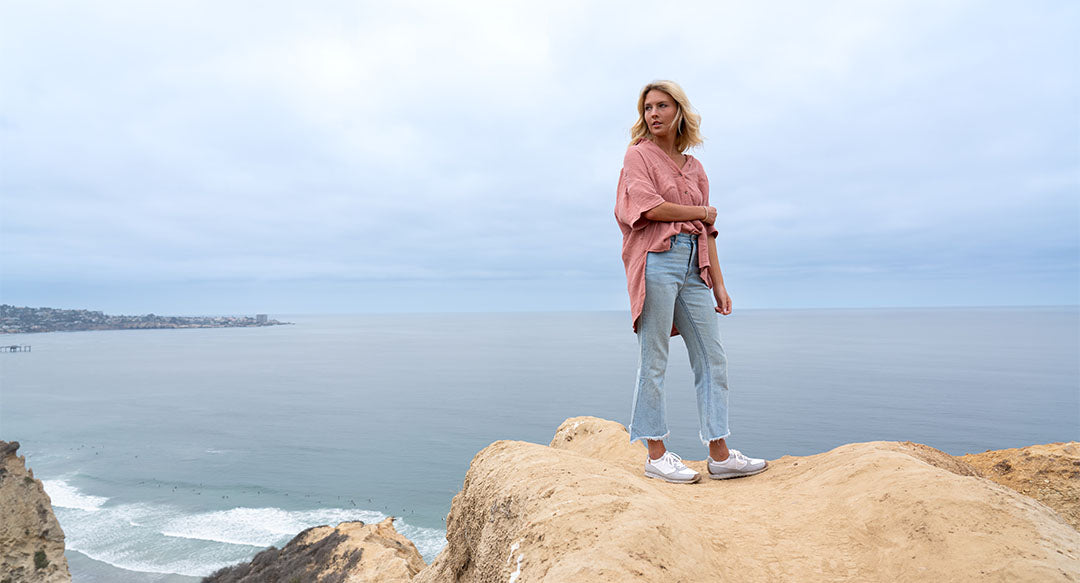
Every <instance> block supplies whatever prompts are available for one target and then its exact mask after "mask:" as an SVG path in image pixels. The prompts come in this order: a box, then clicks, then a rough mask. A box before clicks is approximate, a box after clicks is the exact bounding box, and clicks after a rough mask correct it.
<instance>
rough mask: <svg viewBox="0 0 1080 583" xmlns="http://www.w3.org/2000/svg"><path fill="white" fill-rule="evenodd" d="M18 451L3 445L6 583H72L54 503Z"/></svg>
mask: <svg viewBox="0 0 1080 583" xmlns="http://www.w3.org/2000/svg"><path fill="white" fill-rule="evenodd" d="M18 449H19V442H17V441H13V442H10V443H8V442H6V441H0V582H2V583H61V582H68V581H71V574H70V573H69V572H68V564H67V559H66V558H65V557H64V531H62V530H60V523H59V522H57V521H56V516H55V515H53V511H52V501H51V500H49V495H48V494H46V493H45V489H44V488H43V487H42V485H41V481H40V480H38V479H36V478H34V472H33V471H31V470H29V469H28V468H27V467H26V460H25V459H24V458H23V457H22V456H19V455H16V450H18Z"/></svg>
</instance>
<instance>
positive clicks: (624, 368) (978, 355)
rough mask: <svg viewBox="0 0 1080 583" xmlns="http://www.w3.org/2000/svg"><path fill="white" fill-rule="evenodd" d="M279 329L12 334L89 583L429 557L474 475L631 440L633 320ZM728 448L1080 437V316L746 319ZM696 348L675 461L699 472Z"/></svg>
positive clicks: (20, 377) (46, 475) (556, 318)
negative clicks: (494, 456)
mask: <svg viewBox="0 0 1080 583" xmlns="http://www.w3.org/2000/svg"><path fill="white" fill-rule="evenodd" d="M272 317H274V318H277V319H279V320H283V321H289V322H293V323H294V324H293V325H288V326H274V327H264V328H222V329H189V330H121V331H95V332H65V333H47V334H26V335H5V336H2V337H0V344H5V345H7V344H29V345H31V346H32V347H33V350H32V352H20V353H4V354H0V439H3V440H7V441H19V442H21V444H22V447H21V449H20V450H19V453H20V454H22V455H25V456H26V459H27V464H28V465H29V466H30V467H31V468H32V469H33V471H34V473H35V475H36V476H37V477H38V478H40V479H42V480H43V481H44V484H45V488H46V490H47V491H48V493H49V495H50V497H51V498H52V502H53V506H54V509H55V511H56V515H57V518H58V519H59V521H60V524H61V526H62V527H63V528H64V531H65V533H66V534H67V549H68V551H67V554H68V560H69V563H70V565H71V570H72V574H73V577H74V581H75V583H85V582H91V581H102V582H104V581H108V582H120V583H125V582H131V583H143V582H166V583H180V582H188V581H197V580H198V579H197V578H198V577H200V576H204V575H207V574H209V573H211V572H212V571H214V570H216V569H218V568H220V567H223V566H227V565H230V564H234V563H237V562H241V561H247V560H250V559H251V558H252V557H253V556H254V555H255V554H256V553H258V552H259V551H260V550H262V549H264V548H266V547H268V546H270V545H276V546H279V547H280V546H281V545H283V544H284V543H286V542H287V541H288V540H289V539H290V538H291V537H292V536H293V535H295V534H296V533H297V532H299V531H301V530H303V529H304V528H307V527H309V526H314V525H318V524H336V523H338V522H340V521H343V520H363V521H365V522H372V521H378V520H381V519H383V518H385V517H387V516H394V517H397V521H396V523H395V524H396V526H397V528H398V530H399V531H400V532H402V533H403V534H405V535H406V536H408V537H409V538H410V539H412V540H413V541H414V542H415V543H416V544H417V547H418V548H419V549H420V551H421V553H422V554H423V555H424V558H425V559H426V560H427V561H429V562H430V561H431V559H432V558H433V557H434V556H435V555H436V554H437V553H438V551H439V550H440V549H441V548H442V546H443V545H444V544H445V539H444V536H445V530H444V529H445V517H446V514H447V513H448V512H449V509H450V502H451V499H452V498H453V496H454V494H455V493H456V492H457V491H458V490H459V489H460V488H461V484H462V480H463V478H464V475H465V471H466V469H467V468H468V466H469V462H470V460H471V459H472V457H473V456H474V455H475V454H476V453H477V452H478V451H479V450H481V449H482V448H484V447H485V446H487V445H488V444H490V443H491V442H493V441H496V440H500V439H514V440H523V441H529V442H534V443H541V444H547V443H548V442H549V441H550V439H551V437H552V435H553V434H554V432H555V429H556V427H558V425H559V424H560V423H561V422H562V421H563V420H564V419H566V418H568V417H573V416H577V415H594V416H598V417H604V418H607V419H612V420H616V421H619V422H621V423H624V424H625V423H626V422H627V419H628V417H629V414H630V400H631V396H632V392H633V384H634V375H635V367H636V364H637V360H636V359H637V350H636V339H635V337H634V335H633V333H632V332H631V330H630V322H629V316H628V315H627V314H626V313H625V312H581V313H522V314H509V313H499V314H407V315H400V314H398V315H342V316H324V315H320V316H301V315H292V316H290V315H278V314H274V315H272ZM721 330H722V333H723V336H724V344H725V348H726V350H727V353H728V358H729V367H730V368H729V377H730V383H731V398H730V406H731V409H730V411H731V414H730V417H731V428H732V437H731V439H730V443H731V445H732V446H733V447H737V448H739V449H741V450H742V451H743V452H744V453H747V454H749V455H752V456H757V457H766V458H770V459H774V458H777V457H780V456H783V455H786V454H791V455H808V454H814V453H819V452H822V451H827V450H829V449H831V448H833V447H836V446H838V445H841V444H844V443H850V442H858V441H871V440H910V441H916V442H920V443H925V444H928V445H931V446H933V447H936V448H938V449H941V450H944V451H946V452H947V453H950V454H954V455H959V454H964V453H970V452H979V451H984V450H986V449H1000V448H1009V447H1020V446H1024V445H1030V444H1034V443H1047V442H1054V441H1066V440H1076V439H1080V308H1077V307H1053V308H939V309H894V310H869V309H868V310H861V309H860V310H856V309H850V310H743V311H740V312H736V313H735V314H734V315H732V316H728V317H725V318H723V319H722V320H721ZM686 363H687V359H686V353H685V350H684V349H683V346H682V342H681V340H678V339H676V340H673V342H672V350H671V364H670V366H669V372H668V380H667V387H668V388H667V400H668V420H669V425H670V428H671V431H672V434H671V437H670V439H669V440H668V447H669V448H670V449H672V450H673V451H676V452H678V453H679V454H680V455H682V456H683V457H685V458H687V459H702V458H703V457H704V456H705V449H704V448H703V446H702V445H701V443H700V442H699V441H698V438H697V426H696V419H697V417H696V412H695V403H694V396H693V395H694V392H693V387H692V380H691V375H690V370H689V366H688V365H687V364H686Z"/></svg>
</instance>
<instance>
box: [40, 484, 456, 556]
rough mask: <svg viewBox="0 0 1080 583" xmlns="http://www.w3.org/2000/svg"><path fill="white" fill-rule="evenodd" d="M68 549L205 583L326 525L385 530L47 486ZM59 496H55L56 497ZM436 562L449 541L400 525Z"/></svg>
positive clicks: (345, 516)
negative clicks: (190, 508)
mask: <svg viewBox="0 0 1080 583" xmlns="http://www.w3.org/2000/svg"><path fill="white" fill-rule="evenodd" d="M45 483H46V489H47V491H49V493H50V496H51V497H52V498H53V504H54V507H55V511H56V517H57V519H58V520H59V521H60V526H61V527H62V528H63V529H64V533H65V535H66V544H67V548H68V549H70V550H72V551H78V552H80V553H82V554H84V555H86V556H88V557H90V558H91V559H94V560H97V561H101V562H104V563H108V564H110V565H112V566H114V567H119V568H121V569H127V570H129V571H141V572H145V573H177V574H180V575H190V576H196V577H204V576H206V575H209V574H211V573H213V572H214V571H216V570H217V569H220V568H221V567H225V566H228V565H234V564H236V563H242V562H246V561H250V560H251V559H252V558H253V557H254V556H255V555H256V554H257V553H258V552H259V551H261V550H262V549H264V548H266V547H269V546H278V547H281V546H283V545H284V544H285V543H287V542H288V541H289V540H290V539H291V538H292V537H294V536H296V534H298V533H299V532H300V531H302V530H304V529H306V528H309V527H312V526H319V525H323V524H328V525H331V526H336V525H337V524H338V523H340V522H345V521H351V520H361V521H364V522H366V523H373V522H378V521H381V520H383V519H385V518H386V515H385V514H383V513H381V512H376V511H373V510H362V509H347V508H325V509H315V510H284V509H281V508H248V507H238V508H232V509H229V510H220V511H212V512H197V513H191V512H185V511H184V510H182V509H180V508H178V507H175V506H171V505H168V504H151V503H131V504H109V505H106V504H105V503H106V502H107V501H108V500H109V499H108V498H103V497H100V496H92V495H89V494H86V493H84V492H81V491H80V490H79V489H78V488H76V487H75V486H72V485H71V484H70V483H68V482H65V481H64V480H47V481H46V482H45ZM54 492H55V494H54ZM395 527H396V528H397V530H398V532H400V533H402V534H403V535H405V536H407V537H408V538H409V539H410V540H412V541H413V542H414V543H415V544H416V546H417V550H419V551H420V554H421V555H422V556H423V557H424V560H426V561H428V562H430V561H431V560H432V559H433V558H434V557H435V555H436V554H438V552H439V551H440V550H442V548H443V546H445V544H446V540H445V536H446V533H445V531H443V530H440V529H433V528H423V527H417V526H413V525H409V524H407V523H405V522H404V521H402V520H400V519H398V520H396V524H395Z"/></svg>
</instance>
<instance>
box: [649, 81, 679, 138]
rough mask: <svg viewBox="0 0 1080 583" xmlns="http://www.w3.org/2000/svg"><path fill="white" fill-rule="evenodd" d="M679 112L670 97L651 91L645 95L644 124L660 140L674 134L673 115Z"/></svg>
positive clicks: (660, 92)
mask: <svg viewBox="0 0 1080 583" xmlns="http://www.w3.org/2000/svg"><path fill="white" fill-rule="evenodd" d="M678 111H679V108H678V106H677V105H676V104H675V100H674V99H672V98H671V96H670V95H668V94H667V93H664V92H663V91H660V90H659V89H652V90H650V91H649V92H648V93H646V94H645V112H644V115H645V123H646V124H647V125H648V126H649V132H650V133H652V135H654V136H656V137H658V138H662V137H666V136H667V135H668V134H674V133H675V129H676V128H675V127H674V125H675V114H676V112H678Z"/></svg>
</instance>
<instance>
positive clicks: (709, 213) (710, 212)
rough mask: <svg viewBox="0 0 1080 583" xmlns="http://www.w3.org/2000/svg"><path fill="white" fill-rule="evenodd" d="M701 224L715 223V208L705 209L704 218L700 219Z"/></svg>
mask: <svg viewBox="0 0 1080 583" xmlns="http://www.w3.org/2000/svg"><path fill="white" fill-rule="evenodd" d="M701 222H703V223H705V224H706V225H711V224H713V223H715V222H716V207H711V206H707V207H705V218H704V219H701Z"/></svg>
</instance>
